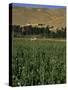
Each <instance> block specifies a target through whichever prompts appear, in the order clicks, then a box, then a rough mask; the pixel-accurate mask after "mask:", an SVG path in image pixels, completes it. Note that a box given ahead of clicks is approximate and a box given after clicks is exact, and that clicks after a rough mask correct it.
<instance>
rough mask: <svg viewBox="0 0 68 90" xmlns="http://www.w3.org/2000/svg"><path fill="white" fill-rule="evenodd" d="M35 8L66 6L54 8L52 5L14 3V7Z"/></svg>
mask: <svg viewBox="0 0 68 90" xmlns="http://www.w3.org/2000/svg"><path fill="white" fill-rule="evenodd" d="M15 6H18V7H25V6H26V7H34V8H36V7H37V8H64V7H65V6H54V5H53V6H52V5H38V4H24V3H13V7H15Z"/></svg>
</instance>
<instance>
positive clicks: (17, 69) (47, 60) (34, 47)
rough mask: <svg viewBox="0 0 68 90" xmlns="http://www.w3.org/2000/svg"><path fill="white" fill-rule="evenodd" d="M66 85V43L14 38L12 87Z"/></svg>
mask: <svg viewBox="0 0 68 90" xmlns="http://www.w3.org/2000/svg"><path fill="white" fill-rule="evenodd" d="M63 83H66V41H65V40H64V41H63V40H62V41H60V40H41V39H40V40H38V39H37V40H32V41H31V40H30V39H22V38H18V39H16V38H14V39H13V42H12V86H31V85H46V84H63Z"/></svg>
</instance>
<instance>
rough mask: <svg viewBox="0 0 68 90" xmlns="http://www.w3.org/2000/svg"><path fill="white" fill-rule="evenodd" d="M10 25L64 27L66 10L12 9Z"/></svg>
mask: <svg viewBox="0 0 68 90" xmlns="http://www.w3.org/2000/svg"><path fill="white" fill-rule="evenodd" d="M12 24H13V25H14V24H15V25H21V26H22V25H26V24H45V25H50V26H54V27H55V28H57V27H59V28H60V27H65V26H66V8H51V9H50V8H24V7H13V9H12Z"/></svg>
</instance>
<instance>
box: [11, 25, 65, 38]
mask: <svg viewBox="0 0 68 90" xmlns="http://www.w3.org/2000/svg"><path fill="white" fill-rule="evenodd" d="M53 28H54V27H53V26H52V27H50V26H49V25H47V26H46V27H41V28H40V27H38V26H36V27H33V26H32V25H29V26H23V27H21V26H19V25H12V35H13V36H14V37H27V36H28V37H30V36H34V35H35V36H37V37H46V38H66V27H64V28H63V27H61V29H59V28H57V29H56V32H55V31H52V30H50V29H53Z"/></svg>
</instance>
